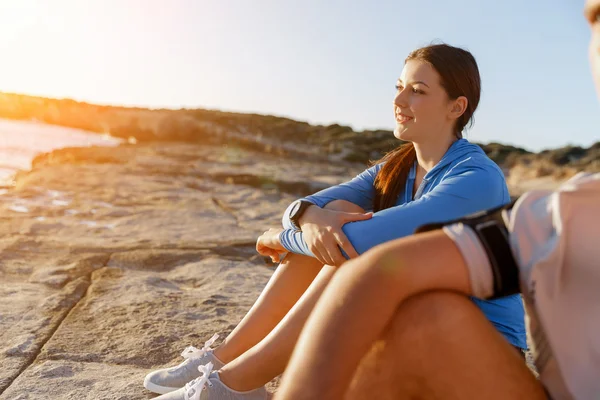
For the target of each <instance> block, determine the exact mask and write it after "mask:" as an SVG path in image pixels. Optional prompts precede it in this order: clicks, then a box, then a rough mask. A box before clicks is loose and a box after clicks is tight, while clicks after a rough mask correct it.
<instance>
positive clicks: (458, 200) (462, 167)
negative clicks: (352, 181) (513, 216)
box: [280, 159, 510, 256]
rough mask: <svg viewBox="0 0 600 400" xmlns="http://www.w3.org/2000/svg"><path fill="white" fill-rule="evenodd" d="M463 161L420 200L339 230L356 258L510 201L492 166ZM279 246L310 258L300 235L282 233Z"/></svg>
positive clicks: (504, 185)
mask: <svg viewBox="0 0 600 400" xmlns="http://www.w3.org/2000/svg"><path fill="white" fill-rule="evenodd" d="M490 164H491V162H490V163H484V165H481V163H479V165H477V164H475V163H474V162H473V160H472V159H470V160H469V161H464V162H462V163H460V164H458V165H457V166H455V167H454V168H453V169H452V170H451V171H449V172H448V173H447V174H446V176H445V177H444V178H442V180H441V182H440V183H439V184H438V185H437V186H436V187H435V188H433V190H431V191H430V192H428V193H426V194H425V195H423V196H422V197H421V198H419V199H417V200H415V201H412V202H410V203H406V204H403V205H399V206H396V207H392V208H388V209H385V210H382V211H379V212H377V213H375V214H373V217H372V218H371V219H368V220H364V221H356V222H351V223H347V224H346V225H344V227H343V228H342V229H343V231H344V233H345V234H346V236H347V237H348V240H350V242H351V243H352V245H353V246H354V248H355V249H356V251H357V252H358V253H359V254H362V253H364V252H365V251H367V250H369V249H370V248H372V247H374V246H377V245H378V244H381V243H385V242H388V241H390V240H394V239H398V238H401V237H404V236H408V235H410V234H412V233H413V232H414V231H415V229H416V228H418V227H419V226H421V225H423V224H427V223H432V222H443V221H446V220H451V219H455V218H460V217H462V216H465V215H468V214H471V213H474V212H477V211H481V210H484V209H489V208H494V207H498V206H501V205H503V204H506V203H508V202H509V201H510V197H509V195H508V190H507V188H506V182H505V180H504V177H503V176H502V174H501V172H500V171H499V170H498V169H497V167H496V166H495V165H494V166H492V165H490ZM280 239H281V244H282V245H283V246H284V247H285V248H286V249H288V250H289V251H291V252H293V253H299V254H305V255H309V256H313V255H312V253H310V251H308V246H307V245H306V242H305V241H304V239H303V237H302V232H294V231H288V230H285V231H284V232H283V233H282V234H281V235H280Z"/></svg>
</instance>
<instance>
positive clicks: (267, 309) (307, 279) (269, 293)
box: [214, 254, 323, 363]
mask: <svg viewBox="0 0 600 400" xmlns="http://www.w3.org/2000/svg"><path fill="white" fill-rule="evenodd" d="M321 268H323V264H321V263H320V262H319V261H318V260H317V259H316V258H313V257H308V256H305V255H301V254H288V255H287V256H286V258H285V259H284V260H283V262H282V263H281V264H279V266H278V267H277V270H276V271H275V272H274V273H273V276H272V277H271V279H270V280H269V282H268V283H267V286H266V287H265V288H264V289H263V291H262V293H261V294H260V296H259V297H258V300H256V302H255V303H254V305H253V306H252V308H251V309H250V311H248V313H247V314H246V316H244V318H243V319H242V321H241V322H240V323H239V324H238V326H236V328H235V329H234V330H233V331H232V332H231V333H230V334H229V336H227V338H226V339H225V340H224V341H223V343H222V344H221V345H220V346H219V347H218V348H217V349H215V352H214V354H215V356H217V358H219V359H220V360H221V361H223V362H224V363H228V362H230V361H232V360H234V359H235V358H236V357H238V356H239V355H240V354H243V353H244V352H245V351H247V350H248V349H250V348H251V347H252V346H254V345H255V344H257V343H258V342H260V341H261V340H262V339H263V338H264V337H265V336H267V335H268V334H269V332H271V331H272V330H273V328H275V326H277V324H278V323H279V322H280V321H281V320H282V319H283V317H284V316H285V315H286V314H287V313H288V311H289V310H290V309H291V308H292V307H293V306H294V304H296V302H297V301H298V299H300V297H301V296H302V294H303V293H304V292H305V291H306V289H307V288H308V287H309V286H310V284H311V283H312V281H313V280H314V279H315V277H316V276H317V274H318V273H319V271H320V270H321Z"/></svg>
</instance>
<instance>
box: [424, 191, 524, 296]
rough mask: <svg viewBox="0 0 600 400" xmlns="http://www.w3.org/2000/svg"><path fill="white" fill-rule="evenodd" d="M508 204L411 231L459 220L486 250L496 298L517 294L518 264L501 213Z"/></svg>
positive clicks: (439, 227) (504, 211)
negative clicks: (469, 229)
mask: <svg viewBox="0 0 600 400" xmlns="http://www.w3.org/2000/svg"><path fill="white" fill-rule="evenodd" d="M514 203H515V202H514V201H513V202H512V203H510V204H509V205H506V206H502V207H498V208H494V209H491V210H487V211H481V212H478V213H475V214H471V215H467V216H466V217H462V218H458V219H455V220H452V221H446V222H441V223H434V224H427V225H423V226H421V227H419V228H417V229H416V231H415V233H421V232H427V231H431V230H435V229H441V228H443V227H444V226H448V225H453V224H458V223H462V224H464V225H467V226H469V227H470V228H471V229H472V230H473V232H475V235H477V238H478V239H479V241H480V242H481V245H482V246H483V249H484V250H485V252H486V255H487V257H488V260H489V261H490V265H491V267H492V274H493V277H494V294H493V296H492V297H491V298H498V297H504V296H509V295H512V294H515V293H519V291H520V290H519V267H518V266H517V262H516V260H515V257H514V255H513V253H512V250H511V248H510V243H509V241H508V229H507V228H506V223H505V219H504V218H503V214H505V213H506V212H507V211H508V210H510V209H511V208H512V206H513V205H514Z"/></svg>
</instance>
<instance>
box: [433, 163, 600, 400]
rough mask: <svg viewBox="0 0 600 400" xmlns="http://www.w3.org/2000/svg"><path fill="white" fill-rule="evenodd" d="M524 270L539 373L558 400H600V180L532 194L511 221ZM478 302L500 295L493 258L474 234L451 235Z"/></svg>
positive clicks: (578, 180)
mask: <svg viewBox="0 0 600 400" xmlns="http://www.w3.org/2000/svg"><path fill="white" fill-rule="evenodd" d="M504 219H505V222H506V223H507V226H508V230H509V236H510V245H511V249H512V251H513V254H514V256H515V259H516V260H517V263H518V265H519V268H520V287H521V291H522V294H523V298H524V300H525V306H526V310H527V313H528V314H529V328H530V332H531V338H532V343H533V348H532V350H533V353H534V356H535V365H536V368H537V369H538V371H539V373H540V380H541V381H542V383H543V385H544V386H545V387H546V389H547V390H548V392H549V394H550V395H551V396H552V398H553V399H600V174H593V175H592V174H583V173H581V174H578V175H576V176H574V177H573V178H571V179H570V180H568V181H567V182H565V183H564V184H563V185H561V187H560V188H559V189H557V190H556V191H532V192H528V193H526V194H525V195H523V196H521V198H520V199H519V200H518V201H517V203H516V204H515V206H514V207H513V208H512V210H511V211H510V212H505V214H504ZM444 231H445V232H446V234H447V235H448V236H449V237H450V238H451V239H452V240H453V241H454V242H455V243H456V244H457V246H458V247H459V249H460V251H461V253H462V255H463V258H464V260H465V262H466V264H467V267H468V269H469V276H470V279H471V287H472V290H473V294H474V295H475V296H476V297H480V298H488V297H491V296H492V294H493V279H494V278H493V275H492V270H491V267H490V263H489V261H488V259H487V257H486V253H485V251H484V249H483V248H482V246H481V244H480V242H479V240H478V239H477V236H476V235H475V234H474V232H473V231H472V230H471V228H469V227H468V226H465V225H463V224H455V225H451V226H447V227H445V228H444Z"/></svg>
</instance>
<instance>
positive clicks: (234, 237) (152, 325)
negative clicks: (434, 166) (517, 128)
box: [0, 96, 600, 400]
mask: <svg viewBox="0 0 600 400" xmlns="http://www.w3.org/2000/svg"><path fill="white" fill-rule="evenodd" d="M31 99H32V98H28V97H25V99H24V100H23V99H22V101H21V103H18V104H20V105H19V106H18V107H16V108H15V107H13V108H12V109H10V110H12V111H11V112H13V114H11V115H9V117H14V118H16V119H27V118H31V117H32V115H34V114H35V115H36V118H38V119H40V120H43V121H45V120H48V119H50V120H51V119H52V118H54V119H55V120H52V121H50V122H54V123H57V124H61V123H62V124H63V125H65V126H75V125H78V124H79V125H82V124H98V125H97V127H100V128H98V129H96V131H101V128H102V126H103V125H102V123H104V124H108V125H106V126H108V127H109V128H111V129H110V131H111V134H115V135H117V136H119V137H122V138H125V139H127V140H126V142H127V143H125V144H122V145H120V146H118V147H114V148H106V147H90V148H67V149H61V150H56V151H53V152H50V153H47V154H42V155H40V156H38V157H36V158H35V159H34V160H33V163H32V166H33V168H32V169H31V171H24V172H20V173H19V174H18V175H17V176H16V179H15V180H16V185H15V186H14V187H11V188H7V189H2V190H0V200H1V201H0V221H1V222H2V223H1V224H0V282H1V284H0V298H2V300H3V301H2V302H1V303H0V366H1V367H2V368H0V400H9V399H10V400H14V399H38V398H48V399H75V398H77V399H147V398H152V397H154V396H153V395H152V394H151V393H149V392H147V391H146V390H145V389H144V388H143V387H142V380H143V377H144V375H145V374H146V373H147V372H148V371H149V370H150V369H153V368H156V367H163V366H167V365H173V364H175V363H179V362H180V356H179V354H180V353H181V351H182V350H183V349H184V348H185V347H186V346H188V345H195V346H198V345H201V344H202V343H203V342H204V341H205V340H207V339H208V338H210V337H211V336H212V335H213V333H220V334H221V335H222V336H221V339H222V338H223V337H225V335H226V334H227V333H229V332H230V331H231V330H232V329H233V327H235V325H236V324H237V322H238V321H239V320H240V319H241V318H242V316H243V315H244V314H245V312H246V311H247V310H248V309H249V307H250V306H251V305H252V303H253V302H254V300H255V299H256V298H257V297H258V295H259V293H260V291H261V290H262V288H263V287H264V285H265V283H266V282H267V280H268V279H269V277H270V275H271V274H272V272H273V267H274V265H273V264H271V263H270V261H269V260H268V259H265V258H263V257H261V256H259V255H258V254H256V252H255V250H254V245H255V241H256V238H257V237H258V236H259V235H260V234H261V233H262V232H263V231H264V230H266V229H267V228H269V227H272V226H279V225H280V217H281V214H282V212H283V210H284V209H285V207H286V206H287V205H288V204H289V203H290V202H291V201H293V200H294V199H296V198H298V197H300V196H304V195H306V194H309V193H313V192H315V191H317V190H319V189H321V188H324V187H327V186H330V185H334V184H337V183H339V182H343V181H346V180H348V179H350V178H351V177H353V176H355V175H356V174H357V173H359V172H360V171H362V170H363V169H364V167H365V164H366V161H367V159H369V158H376V156H378V155H381V154H382V152H383V151H385V150H386V146H390V143H392V142H391V141H390V137H391V133H390V132H385V131H376V132H361V133H357V132H354V131H352V130H351V129H349V128H348V127H343V126H339V125H336V126H333V125H332V126H329V127H312V126H310V125H308V124H304V123H298V122H297V121H291V120H286V119H281V118H276V117H269V116H253V115H244V114H231V113H219V112H209V111H206V110H186V111H185V112H184V111H181V112H180V111H172V110H171V111H169V110H140V109H122V108H114V107H108V108H102V107H98V106H92V105H82V104H83V103H76V102H71V103H68V107H67V106H65V104H67V103H65V104H63V103H60V102H61V101H58V100H51V99H50V100H48V99H46V100H47V101H46V102H44V101H42V102H41V103H39V101H38V103H35V104H37V105H35V104H34V105H35V107H34V106H32V105H31V104H33V103H31V101H32V100H31ZM4 100H6V98H2V97H1V96H0V104H1V103H2V101H4ZM13 100H14V99H13ZM63 102H68V101H63ZM30 103H31V104H30ZM57 104H58V105H57ZM61 107H62V108H61ZM65 107H67V108H65ZM69 107H70V108H69ZM65 109H69V110H71V112H68V113H67V112H66V111H65ZM10 110H9V111H10ZM15 110H16V111H15ZM52 110H54V111H52ZM57 110H58V111H57ZM82 110H83V111H85V112H86V113H87V114H86V113H84V114H83V116H81V117H77V119H72V120H69V119H68V118H67V116H68V115H71V116H73V115H75V116H77V115H79V114H78V112H80V111H82ZM90 110H93V112H94V114H93V116H94V118H95V119H94V118H91V117H90V118H91V119H90V118H88V119H86V117H89V116H90V115H92V114H90V112H91V111H90ZM3 111H4V114H3V115H0V116H7V115H6V114H7V112H6V109H5V108H4V109H3ZM51 111H52V112H51ZM44 112H45V113H46V114H44ZM15 113H16V114H15ZM18 113H21V114H18ZM17 114H18V115H17ZM44 115H45V116H44ZM124 115H126V117H124ZM17 117H18V118H17ZM129 118H131V120H130V119H129ZM136 118H137V119H136ZM153 118H154V119H153ZM73 121H75V122H77V123H75V122H73ZM124 121H129V122H127V123H125V122H124ZM136 121H137V122H136ZM152 121H154V122H152ZM290 121H291V122H290ZM111 124H112V125H111ZM153 124H154V125H153ZM76 127H79V128H87V127H86V126H76ZM115 127H117V129H113V128H115ZM118 127H122V128H118ZM152 127H158V128H156V130H153V129H154V128H152ZM140 132H141V134H140ZM281 132H284V133H285V134H281V135H280V133H281ZM136 133H137V134H138V135H137V136H136ZM144 135H145V136H144ZM152 135H154V136H152ZM157 135H158V136H157ZM132 138H133V139H132ZM395 143H396V144H397V142H395ZM482 147H484V149H485V150H486V152H487V153H488V154H490V156H492V157H493V158H494V159H495V160H496V161H497V162H498V163H499V164H500V165H501V166H502V167H503V169H504V170H505V172H506V174H507V179H508V182H509V184H510V185H511V191H512V193H513V194H519V193H520V192H522V191H524V190H529V189H533V188H540V187H547V188H552V187H555V186H556V185H558V184H559V182H560V181H562V180H564V179H566V178H567V177H568V176H570V175H572V174H574V173H575V172H576V171H578V170H595V169H596V168H598V169H599V170H600V143H597V144H596V145H594V146H592V147H590V148H589V149H577V148H570V149H567V150H565V149H559V150H561V151H562V152H561V151H559V150H556V151H554V152H552V153H539V154H532V153H529V152H526V151H525V150H523V149H518V148H512V147H510V146H502V145H494V144H490V145H485V146H482ZM276 386H277V381H276V380H274V381H273V382H272V383H271V384H270V388H271V389H274V388H275V387H276Z"/></svg>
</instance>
